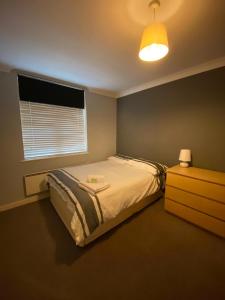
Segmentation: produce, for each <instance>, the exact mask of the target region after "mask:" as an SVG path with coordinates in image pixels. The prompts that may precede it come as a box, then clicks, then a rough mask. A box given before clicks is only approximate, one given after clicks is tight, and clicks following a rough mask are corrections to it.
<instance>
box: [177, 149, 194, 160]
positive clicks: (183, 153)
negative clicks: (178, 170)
mask: <svg viewBox="0 0 225 300" xmlns="http://www.w3.org/2000/svg"><path fill="white" fill-rule="evenodd" d="M179 161H184V162H189V161H191V150H190V149H181V150H180V156H179Z"/></svg>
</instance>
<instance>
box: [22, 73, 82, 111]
mask: <svg viewBox="0 0 225 300" xmlns="http://www.w3.org/2000/svg"><path fill="white" fill-rule="evenodd" d="M18 85H19V95H20V100H23V101H30V102H37V103H44V104H54V105H60V106H69V107H76V108H84V91H83V90H79V89H75V88H71V87H67V86H63V85H60V84H56V83H52V82H47V81H44V80H40V79H36V78H31V77H26V76H23V75H18Z"/></svg>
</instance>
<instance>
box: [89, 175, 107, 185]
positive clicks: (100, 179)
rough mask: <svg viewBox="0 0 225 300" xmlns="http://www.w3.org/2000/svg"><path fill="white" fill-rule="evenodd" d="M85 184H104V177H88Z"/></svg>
mask: <svg viewBox="0 0 225 300" xmlns="http://www.w3.org/2000/svg"><path fill="white" fill-rule="evenodd" d="M87 182H88V183H103V182H105V176H103V175H88V177H87Z"/></svg>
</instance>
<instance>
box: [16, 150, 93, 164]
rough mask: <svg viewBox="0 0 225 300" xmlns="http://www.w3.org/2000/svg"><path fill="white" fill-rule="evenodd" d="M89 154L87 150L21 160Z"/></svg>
mask: <svg viewBox="0 0 225 300" xmlns="http://www.w3.org/2000/svg"><path fill="white" fill-rule="evenodd" d="M87 154H89V152H88V151H86V152H75V153H68V154H58V155H49V156H43V157H37V158H30V159H22V160H21V161H20V162H29V161H34V160H35V161H36V160H44V159H51V158H60V157H67V156H77V155H80V156H81V155H87Z"/></svg>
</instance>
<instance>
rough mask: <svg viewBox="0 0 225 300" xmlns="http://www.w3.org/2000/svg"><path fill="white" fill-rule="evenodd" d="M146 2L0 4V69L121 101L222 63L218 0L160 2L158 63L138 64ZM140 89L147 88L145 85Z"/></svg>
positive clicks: (223, 31)
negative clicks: (162, 37) (163, 46)
mask: <svg viewBox="0 0 225 300" xmlns="http://www.w3.org/2000/svg"><path fill="white" fill-rule="evenodd" d="M149 2H150V0H62V1H56V0H32V1H31V0H1V1H0V69H1V70H10V69H21V70H25V71H28V72H32V73H37V74H42V75H45V76H48V77H51V78H57V79H60V80H64V81H68V82H72V83H76V84H79V85H84V86H87V87H89V88H92V89H99V90H100V92H101V91H103V93H107V92H108V93H112V94H114V95H115V94H117V95H118V94H120V95H122V94H126V91H127V90H128V91H132V88H133V87H138V86H143V87H144V86H148V84H149V86H151V83H154V82H157V80H159V81H160V79H162V78H167V77H168V76H170V75H171V74H174V73H175V74H176V73H177V72H182V71H183V70H185V69H187V68H192V67H194V66H196V65H201V64H205V63H207V62H209V61H212V60H215V59H217V61H218V59H220V58H222V57H224V56H225V0H216V1H212V0H195V1H189V0H161V8H160V9H159V11H158V13H157V18H158V19H159V20H161V21H163V22H164V23H165V24H166V26H167V29H168V35H169V44H170V52H169V54H168V56H167V57H166V58H164V59H162V60H161V61H158V62H154V63H147V62H142V61H140V60H139V58H138V50H139V43H140V38H141V34H142V31H143V29H144V26H145V25H147V24H148V23H149V22H151V18H152V12H151V10H150V9H149V8H148V3H149ZM146 83H148V84H146Z"/></svg>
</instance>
